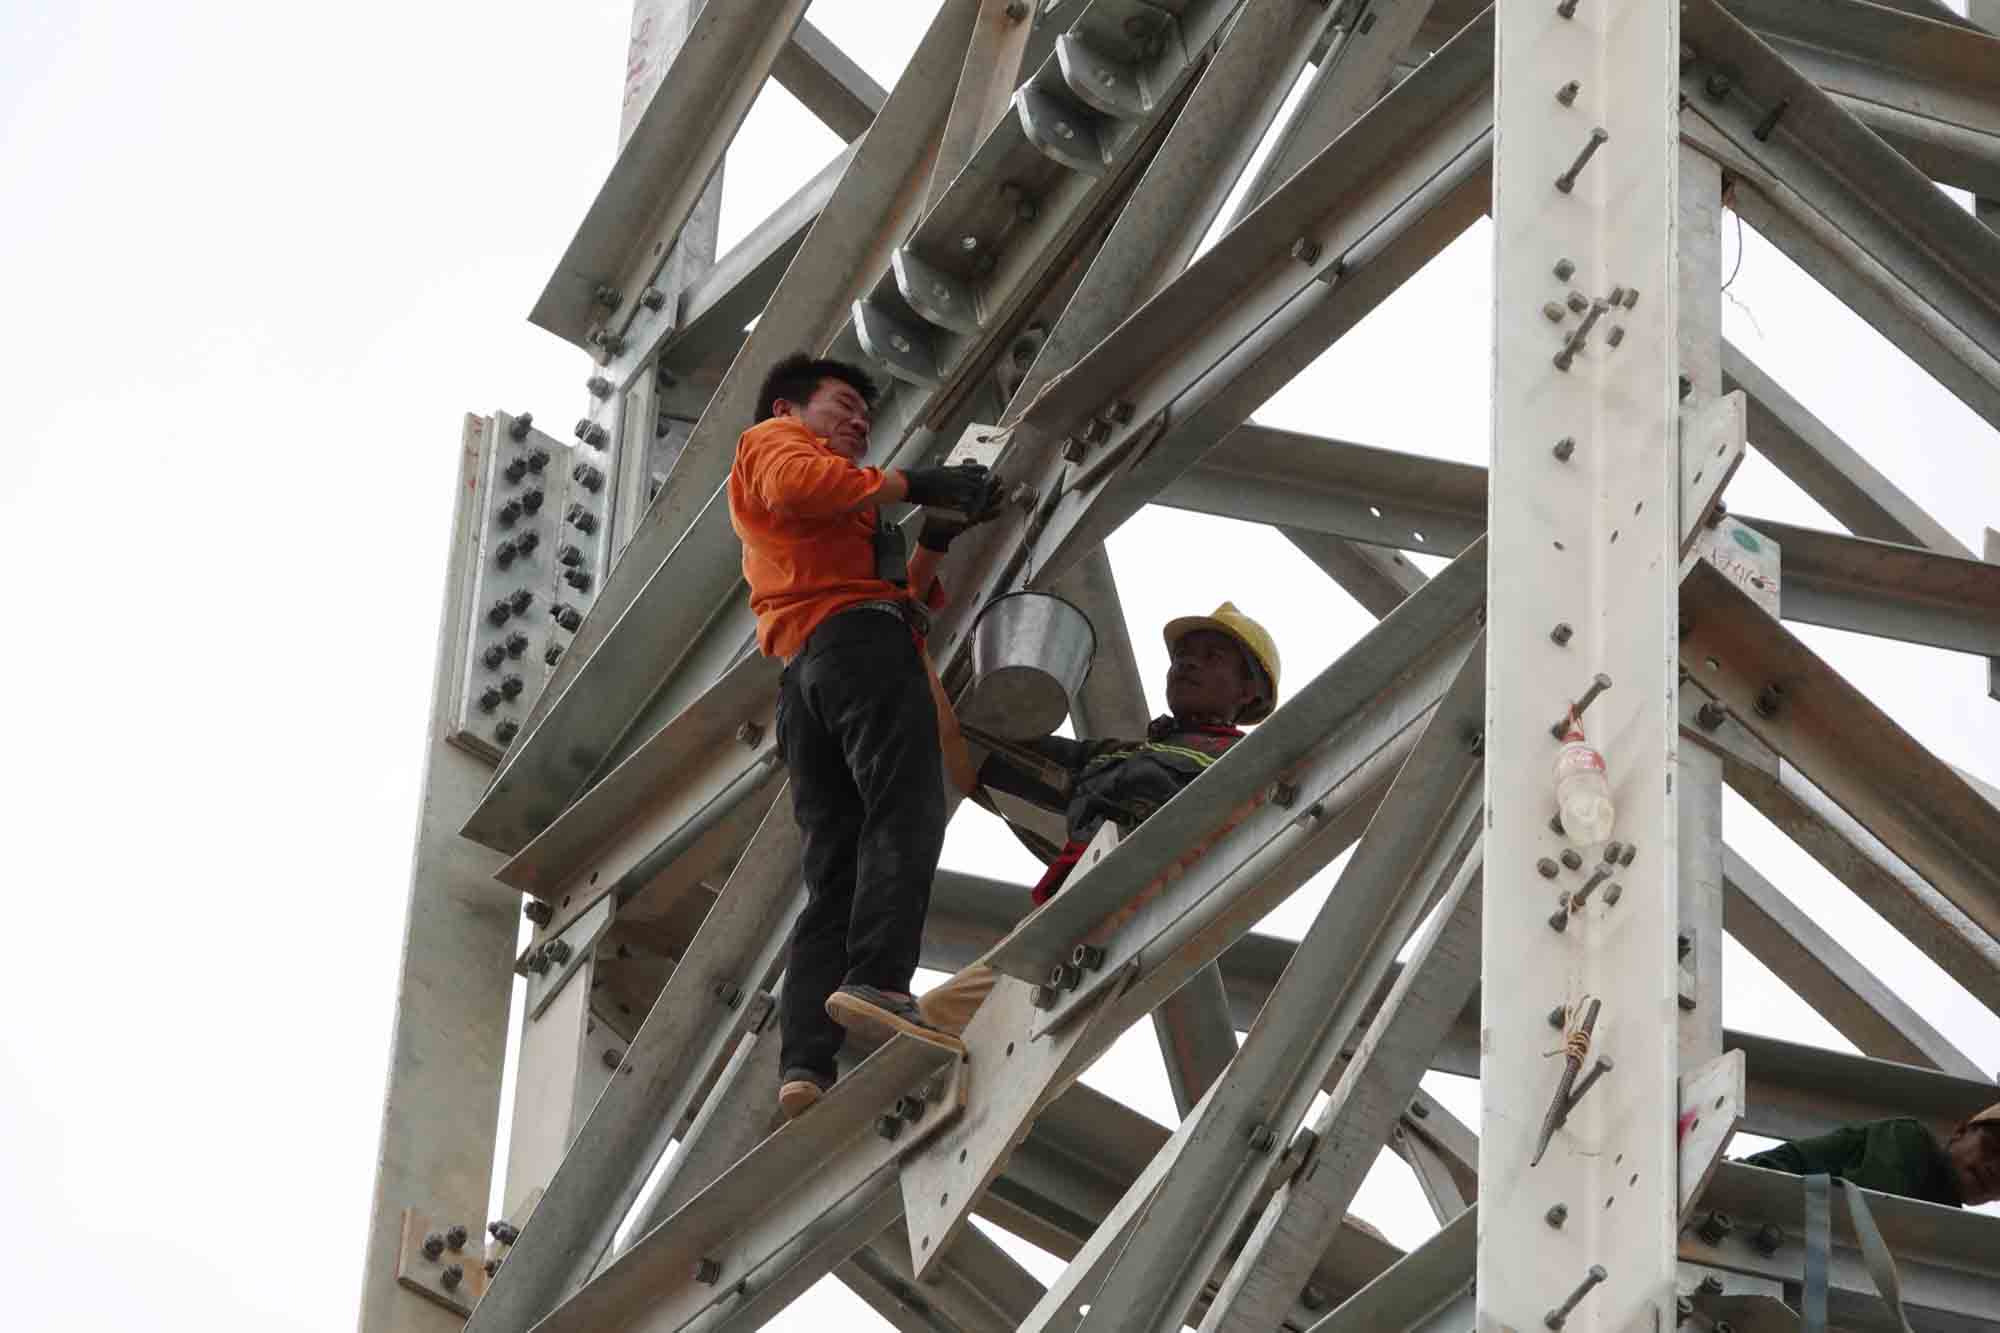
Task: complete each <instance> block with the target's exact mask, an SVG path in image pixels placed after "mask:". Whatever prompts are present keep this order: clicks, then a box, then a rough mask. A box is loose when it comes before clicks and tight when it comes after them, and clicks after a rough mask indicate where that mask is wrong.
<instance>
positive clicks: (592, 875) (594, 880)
mask: <svg viewBox="0 0 2000 1333" xmlns="http://www.w3.org/2000/svg"><path fill="white" fill-rule="evenodd" d="M590 882H591V883H592V884H595V883H597V872H596V871H595V870H593V871H591V872H590Z"/></svg>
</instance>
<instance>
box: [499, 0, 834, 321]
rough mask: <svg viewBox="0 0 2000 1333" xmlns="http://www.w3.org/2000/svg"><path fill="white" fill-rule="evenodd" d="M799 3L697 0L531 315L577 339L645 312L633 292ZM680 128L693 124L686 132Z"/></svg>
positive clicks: (713, 163) (729, 133)
mask: <svg viewBox="0 0 2000 1333" xmlns="http://www.w3.org/2000/svg"><path fill="white" fill-rule="evenodd" d="M806 2H807V0H778V3H775V4H768V5H715V6H706V5H704V6H703V7H702V9H701V11H700V12H699V13H698V14H696V15H695V18H694V23H693V25H692V27H691V28H690V29H689V31H688V35H687V38H686V40H685V41H684V42H682V43H681V45H680V48H679V49H678V50H677V51H676V52H675V53H674V58H673V63H672V65H671V66H670V67H669V68H668V70H667V72H666V77H665V80H664V81H663V82H662V83H661V85H660V91H658V92H657V93H655V94H654V95H653V97H652V100H651V101H650V102H649V103H648V105H647V107H646V109H645V111H644V112H643V113H642V114H641V116H640V119H639V123H638V126H637V127H636V128H635V129H634V130H633V131H632V135H631V137H630V138H629V139H628V140H627V141H626V143H625V146H624V148H623V149H622V150H621V151H620V152H619V154H618V160H617V162H616V163H614V164H613V166H612V168H611V174H610V175H609V176H608V177H606V178H605V181H604V184H603V185H602V186H600V187H599V189H598V192H597V198H596V199H595V200H593V201H592V202H591V206H590V211H589V212H588V213H587V214H585V216H584V220H583V222H582V223H581V225H579V226H578V228H577V232H576V235H575V236H574V237H573V238H572V239H571V240H570V243H569V246H568V248H567V249H566V250H564V252H563V257H562V260H561V261H560V262H559V263H558V264H557V265H556V271H555V273H554V274H553V275H551V276H550V278H549V281H548V284H547V286H545V287H544V288H543V289H542V294H541V297H540V298H539V299H538V300H537V301H536V302H535V307H534V309H533V310H532V311H531V312H530V313H529V316H528V318H529V319H530V320H531V321H532V322H533V323H535V324H536V325H538V326H539V327H541V328H545V329H547V330H548V331H549V332H551V333H553V334H555V335H556V336H557V337H559V338H563V339H565V340H567V341H569V342H572V343H575V344H576V345H577V346H578V347H588V346H590V337H591V334H592V332H593V331H594V330H607V331H610V332H613V333H616V334H623V332H624V331H625V330H626V328H627V327H628V326H629V325H630V324H631V322H632V319H633V315H634V312H637V311H640V310H643V309H645V307H644V306H643V305H642V303H641V300H640V297H641V293H642V291H643V289H644V288H646V287H647V286H648V285H649V284H650V283H651V281H652V279H653V276H654V274H655V273H656V272H657V271H658V270H659V268H660V266H661V265H662V264H663V263H665V262H666V256H667V253H668V252H669V251H670V250H671V249H672V248H673V245H674V242H675V241H676V240H678V239H679V237H680V230H681V225H682V224H683V223H684V222H686V220H687V217H688V214H689V213H690V212H691V211H692V210H693V209H694V206H695V201H696V200H698V199H699V198H700V197H701V194H702V192H703V191H704V190H705V189H707V187H708V178H709V176H710V175H712V174H713V173H714V171H715V169H716V168H717V167H719V166H720V165H722V155H723V153H724V151H725V150H727V149H728V147H729V142H730V140H732V139H734V138H735V137H736V130H737V127H738V126H740V125H741V124H742V123H743V117H744V116H746V115H748V114H749V112H750V104H751V103H752V102H753V101H755V100H756V97H757V92H758V90H759V89H760V88H761V87H763V83H764V78H765V76H766V75H768V74H769V73H770V70H771V66H772V64H773V63H774V62H775V61H776V60H777V59H778V56H779V54H780V53H781V52H782V51H783V50H784V49H785V46H786V44H787V43H788V42H789V40H790V39H791V34H792V29H793V27H794V26H795V25H796V24H797V23H798V21H799V16H800V15H802V14H804V13H805V9H806ZM689 126H699V127H701V132H700V133H694V134H690V133H689V132H688V127H689ZM600 292H603V293H604V295H603V296H602V298H600ZM614 295H615V296H616V298H617V299H616V300H615V301H613V300H611V299H610V298H611V297H612V296H614Z"/></svg>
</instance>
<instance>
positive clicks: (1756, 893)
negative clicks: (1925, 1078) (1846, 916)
mask: <svg viewBox="0 0 2000 1333" xmlns="http://www.w3.org/2000/svg"><path fill="white" fill-rule="evenodd" d="M1723 875H1724V882H1725V884H1726V885H1727V889H1728V892H1727V895H1726V897H1725V899H1724V909H1723V910H1724V917H1723V925H1724V927H1725V928H1726V929H1727V930H1728V931H1729V933H1730V934H1731V935H1733V936H1735V937H1736V940H1737V942H1738V943H1739V944H1741V945H1742V946H1743V947H1744V948H1746V949H1748V950H1749V951H1750V953H1751V954H1752V956H1754V957H1755V958H1756V959H1757V960H1758V961H1759V962H1761V963H1763V964H1764V966H1766V967H1768V968H1770V969H1771V971H1772V972H1773V973H1775V974H1776V975H1777V976H1778V977H1780V978H1781V979H1782V980H1783V981H1784V982H1785V984H1786V985H1788V986H1790V987H1791V988H1792V989H1793V990H1794V991H1796V992H1797V993H1798V995H1799V996H1800V998H1802V999H1804V1000H1805V1002H1806V1003H1807V1004H1809V1005H1811V1006H1812V1007H1813V1010H1814V1012H1816V1013H1818V1014H1819V1015H1820V1017H1822V1018H1824V1019H1826V1021H1827V1022H1829V1023H1831V1024H1832V1025H1833V1026H1834V1027H1835V1028H1836V1029H1838V1030H1839V1032H1840V1034H1841V1035H1842V1036H1843V1037H1846V1038H1847V1039H1848V1040H1849V1041H1851V1042H1853V1043H1854V1044H1855V1045H1856V1046H1858V1047H1859V1048H1860V1049H1861V1052H1862V1054H1864V1055H1871V1056H1874V1057H1876V1058H1878V1059H1883V1060H1895V1061H1898V1062H1899V1063H1902V1064H1920V1065H1929V1066H1930V1067H1931V1068H1933V1069H1941V1070H1943V1071H1945V1072H1946V1073H1948V1074H1956V1075H1958V1076H1959V1077H1960V1078H1971V1079H1984V1078H1986V1077H1987V1074H1986V1071H1984V1070H1982V1069H1980V1067H1979V1066H1978V1065H1976V1064H1974V1063H1973V1062H1972V1059H1971V1057H1970V1056H1968V1055H1966V1054H1965V1053H1964V1052H1963V1051H1961V1050H1959V1049H1958V1048H1957V1047H1956V1046H1954V1045H1952V1043H1951V1041H1950V1040H1949V1039H1948V1038H1947V1037H1945V1036H1944V1035H1943V1034H1942V1033H1940V1032H1939V1031H1938V1030H1937V1029H1936V1028H1934V1027H1932V1026H1931V1025H1930V1024H1929V1023H1927V1022H1925V1021H1924V1018H1923V1015H1921V1014H1919V1013H1917V1011H1916V1010H1914V1009H1912V1008H1911V1007H1910V1006H1909V1005H1908V1004H1906V1003H1904V1001H1903V998H1902V997H1901V996H1900V995H1897V994H1896V993H1895V992H1894V991H1893V990H1891V989H1889V987H1887V986H1886V985H1884V984H1883V983H1882V982H1881V981H1880V980H1878V979H1877V978H1876V977H1875V974H1874V973H1872V972H1870V971H1869V970H1868V968H1867V965H1866V964H1864V963H1862V962H1861V960H1860V959H1858V958H1856V957H1855V956H1854V955H1853V954H1851V953H1849V952H1848V951H1847V950H1846V949H1844V948H1842V947H1841V945H1840V942H1839V941H1837V940H1835V939H1834V938H1833V937H1832V936H1831V935H1829V934H1827V933H1826V931H1825V930H1824V929H1823V928H1822V927H1821V926H1820V924H1819V923H1818V922H1817V921H1815V920H1813V918H1812V917H1811V916H1810V915H1809V914H1808V913H1806V912H1804V911H1802V910H1801V909H1800V908H1799V907H1798V906H1797V905H1796V904H1795V903H1793V902H1792V900H1791V899H1789V898H1787V897H1785V895H1784V894H1782V893H1780V892H1779V891H1778V889H1777V888H1776V887H1775V886H1774V885H1773V884H1772V883H1771V882H1770V881H1769V880H1767V879H1765V878H1764V877H1763V876H1762V875H1760V874H1758V873H1757V870H1756V868H1755V867H1754V866H1752V865H1751V864H1750V863H1749V862H1748V861H1745V860H1744V859H1743V858H1742V857H1741V856H1739V855H1737V854H1736V852H1735V851H1734V850H1733V849H1725V850H1724V852H1723Z"/></svg>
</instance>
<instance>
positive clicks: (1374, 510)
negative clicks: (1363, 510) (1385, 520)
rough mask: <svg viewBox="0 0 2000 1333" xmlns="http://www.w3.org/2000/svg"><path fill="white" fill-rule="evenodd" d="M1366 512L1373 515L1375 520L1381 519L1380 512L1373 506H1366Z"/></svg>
mask: <svg viewBox="0 0 2000 1333" xmlns="http://www.w3.org/2000/svg"><path fill="white" fill-rule="evenodd" d="M1368 512H1369V513H1370V514H1372V515H1374V516H1375V517H1376V518H1380V517H1382V511H1381V510H1380V509H1377V508H1376V507H1375V506H1374V505H1369V506H1368Z"/></svg>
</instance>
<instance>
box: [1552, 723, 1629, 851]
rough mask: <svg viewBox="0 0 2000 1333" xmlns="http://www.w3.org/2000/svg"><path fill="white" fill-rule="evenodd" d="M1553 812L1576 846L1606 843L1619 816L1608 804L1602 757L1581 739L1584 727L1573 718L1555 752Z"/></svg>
mask: <svg viewBox="0 0 2000 1333" xmlns="http://www.w3.org/2000/svg"><path fill="white" fill-rule="evenodd" d="M1556 810H1557V812H1558V813H1559V814H1560V816H1561V818H1562V826H1563V834H1564V836H1565V837H1567V838H1568V839H1569V840H1570V841H1571V842H1572V843H1574V844H1576V845H1577V846H1578V847H1589V846H1591V845H1593V844H1595V843H1600V842H1604V841H1606V840H1608V839H1609V838H1610V837H1611V824H1612V821H1613V820H1614V819H1616V818H1617V815H1618V811H1617V809H1616V807H1614V806H1613V805H1612V804H1611V784H1610V783H1609V782H1608V781H1606V780H1605V777H1604V756H1603V755H1601V754H1599V753H1598V752H1597V749H1596V747H1595V746H1593V745H1591V743H1590V742H1589V741H1586V740H1585V739H1584V738H1583V728H1582V727H1580V726H1579V725H1577V721H1576V719H1575V718H1574V717H1572V718H1570V720H1569V730H1568V731H1566V732H1564V733H1563V747H1562V749H1561V750H1560V751H1558V752H1557V753H1556Z"/></svg>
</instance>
